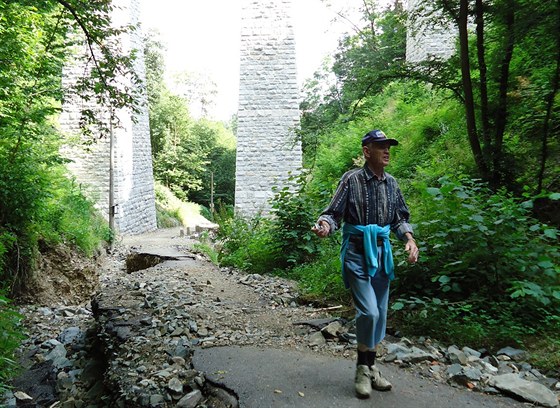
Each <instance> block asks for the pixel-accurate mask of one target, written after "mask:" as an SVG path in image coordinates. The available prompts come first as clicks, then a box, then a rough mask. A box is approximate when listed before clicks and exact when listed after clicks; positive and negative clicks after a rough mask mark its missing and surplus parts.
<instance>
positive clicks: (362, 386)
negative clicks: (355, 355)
mask: <svg viewBox="0 0 560 408" xmlns="http://www.w3.org/2000/svg"><path fill="white" fill-rule="evenodd" d="M354 387H355V389H356V395H358V398H369V396H370V395H371V379H370V372H369V367H368V366H367V365H359V366H358V367H356V378H355V380H354Z"/></svg>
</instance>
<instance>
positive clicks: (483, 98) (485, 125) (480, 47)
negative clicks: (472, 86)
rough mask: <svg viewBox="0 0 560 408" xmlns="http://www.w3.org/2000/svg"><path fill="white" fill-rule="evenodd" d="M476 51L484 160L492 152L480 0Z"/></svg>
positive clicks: (477, 16)
mask: <svg viewBox="0 0 560 408" xmlns="http://www.w3.org/2000/svg"><path fill="white" fill-rule="evenodd" d="M475 12H476V51H477V56H478V70H479V73H480V121H481V123H482V142H483V146H482V151H483V154H484V158H485V160H487V161H488V160H489V159H490V157H491V152H492V143H491V137H490V120H489V114H488V79H487V67H486V58H485V50H486V49H485V47H484V6H483V3H482V0H476V10H475Z"/></svg>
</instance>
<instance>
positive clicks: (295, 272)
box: [287, 239, 350, 305]
mask: <svg viewBox="0 0 560 408" xmlns="http://www.w3.org/2000/svg"><path fill="white" fill-rule="evenodd" d="M325 241H326V242H325V249H324V250H323V252H322V254H321V255H319V256H318V257H317V259H315V260H314V261H312V262H309V263H304V264H300V265H297V266H295V267H293V268H292V269H291V270H290V271H289V272H288V275H287V276H288V277H289V278H290V279H294V280H296V281H297V282H298V285H299V288H300V290H301V291H302V295H303V297H304V299H306V300H309V301H314V302H321V303H326V304H328V303H332V302H340V303H343V304H345V305H350V292H349V291H348V290H347V289H346V288H345V287H344V283H343V282H342V274H341V265H340V256H339V255H340V245H339V244H338V243H337V242H335V240H334V239H326V240H325Z"/></svg>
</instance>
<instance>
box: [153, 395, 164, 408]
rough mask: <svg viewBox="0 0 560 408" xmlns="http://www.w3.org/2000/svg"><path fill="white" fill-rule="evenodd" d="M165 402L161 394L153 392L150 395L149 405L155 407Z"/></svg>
mask: <svg viewBox="0 0 560 408" xmlns="http://www.w3.org/2000/svg"><path fill="white" fill-rule="evenodd" d="M163 403H165V397H164V396H163V395H159V394H154V395H150V406H151V407H157V406H159V405H162V404H163Z"/></svg>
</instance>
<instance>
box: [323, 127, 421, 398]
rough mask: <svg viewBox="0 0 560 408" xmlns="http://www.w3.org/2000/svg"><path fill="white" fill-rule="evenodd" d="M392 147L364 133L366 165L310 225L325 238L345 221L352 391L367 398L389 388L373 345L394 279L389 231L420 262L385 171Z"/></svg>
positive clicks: (348, 177) (345, 180) (380, 136)
mask: <svg viewBox="0 0 560 408" xmlns="http://www.w3.org/2000/svg"><path fill="white" fill-rule="evenodd" d="M396 145H398V142H397V141H396V140H395V139H388V138H387V136H385V134H384V133H383V132H382V131H380V130H372V131H371V132H368V133H367V134H366V135H365V136H364V137H363V138H362V151H363V154H364V158H365V161H366V163H365V165H364V167H362V168H359V169H354V170H350V171H348V172H346V173H345V174H344V175H343V176H342V179H341V180H340V182H339V184H338V188H337V190H336V192H335V194H334V196H333V198H332V200H331V203H330V205H329V206H328V207H327V209H326V210H325V211H323V213H322V214H321V216H320V217H319V219H318V221H317V223H316V225H315V226H314V227H313V228H312V230H313V232H315V234H317V235H318V236H319V237H326V236H328V235H330V234H332V233H333V232H334V231H336V230H338V229H339V228H340V225H341V223H342V222H343V223H344V226H343V228H342V232H343V240H342V248H341V251H340V254H341V255H340V256H341V261H342V276H343V280H344V284H345V285H346V287H347V288H350V291H351V294H352V299H353V300H354V306H355V308H356V338H357V341H358V363H357V367H356V377H355V389H356V394H357V396H358V397H360V398H368V397H369V396H370V394H371V391H372V388H374V389H376V390H380V391H387V390H390V389H391V383H390V382H389V381H387V379H385V378H384V377H383V376H382V375H381V373H380V371H379V369H378V367H377V366H376V365H375V358H376V351H375V350H376V346H377V345H378V344H379V343H380V342H381V340H383V338H384V337H385V328H386V323H387V307H388V302H389V282H390V281H391V280H392V279H394V274H393V255H392V252H391V244H390V242H389V233H390V231H393V232H394V233H396V235H397V237H398V238H399V239H400V240H401V241H404V242H405V250H406V251H407V252H408V261H409V262H411V263H414V262H416V261H417V260H418V248H417V246H416V242H415V241H414V238H413V231H412V227H411V226H410V224H409V211H408V208H407V206H406V204H405V201H404V199H403V196H402V194H401V191H400V189H399V186H398V184H397V181H396V180H395V179H394V178H393V177H392V176H391V175H390V174H388V173H386V172H385V170H384V169H385V166H387V165H388V164H389V157H390V155H389V149H390V148H391V146H396Z"/></svg>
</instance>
